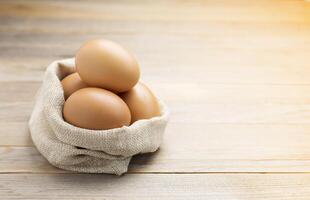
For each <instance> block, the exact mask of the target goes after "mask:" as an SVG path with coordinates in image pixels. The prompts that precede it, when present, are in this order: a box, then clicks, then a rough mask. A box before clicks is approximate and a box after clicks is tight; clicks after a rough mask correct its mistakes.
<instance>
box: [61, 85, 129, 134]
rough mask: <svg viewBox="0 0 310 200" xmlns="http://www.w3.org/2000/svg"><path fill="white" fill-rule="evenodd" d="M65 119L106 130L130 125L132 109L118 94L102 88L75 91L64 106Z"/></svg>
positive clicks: (94, 128) (78, 125)
mask: <svg viewBox="0 0 310 200" xmlns="http://www.w3.org/2000/svg"><path fill="white" fill-rule="evenodd" d="M63 117H64V120H65V121H67V122H68V123H70V124H72V125H74V126H77V127H80V128H85V129H92V130H106V129H112V128H119V127H122V126H128V125H130V120H131V116H130V111H129V108H128V106H127V105H126V103H125V102H124V101H123V100H122V99H121V98H120V97H119V96H117V95H116V94H114V93H112V92H110V91H108V90H105V89H101V88H83V89H80V90H78V91H76V92H75V93H73V94H72V95H71V96H70V97H69V98H68V99H67V101H66V102H65V104H64V108H63Z"/></svg>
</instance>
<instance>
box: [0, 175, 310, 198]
mask: <svg viewBox="0 0 310 200" xmlns="http://www.w3.org/2000/svg"><path fill="white" fill-rule="evenodd" d="M0 180H1V181H0V192H1V194H2V196H1V197H2V198H4V199H8V200H9V199H23V200H24V199H31V200H33V199H195V200H197V199H227V200H228V199H229V200H230V199H266V198H268V199H272V200H289V199H292V200H295V199H299V200H302V199H305V200H306V199H309V195H310V190H309V187H310V175H309V174H286V175H283V174H274V175H267V174H265V175H253V174H209V175H207V174H201V175H191V174H187V175H181V174H169V175H165V174H161V175H158V174H154V175H153V174H149V175H138V174H133V175H125V176H122V177H115V176H109V175H86V174H84V175H82V174H67V175H64V174H63V175H49V174H46V175H42V174H1V175H0ZM42 183H44V184H42ZM284 191H285V192H284Z"/></svg>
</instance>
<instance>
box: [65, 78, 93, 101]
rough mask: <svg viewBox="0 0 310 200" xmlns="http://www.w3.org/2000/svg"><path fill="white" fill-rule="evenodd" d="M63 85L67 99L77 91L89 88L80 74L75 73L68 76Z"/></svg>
mask: <svg viewBox="0 0 310 200" xmlns="http://www.w3.org/2000/svg"><path fill="white" fill-rule="evenodd" d="M61 85H62V88H63V90H64V96H65V99H67V98H68V97H69V96H70V95H71V94H72V93H74V92H75V91H77V90H79V89H82V88H86V87H87V85H86V83H84V82H83V81H82V79H81V78H80V76H79V74H78V73H73V74H70V75H68V76H66V77H65V78H64V79H62V81H61Z"/></svg>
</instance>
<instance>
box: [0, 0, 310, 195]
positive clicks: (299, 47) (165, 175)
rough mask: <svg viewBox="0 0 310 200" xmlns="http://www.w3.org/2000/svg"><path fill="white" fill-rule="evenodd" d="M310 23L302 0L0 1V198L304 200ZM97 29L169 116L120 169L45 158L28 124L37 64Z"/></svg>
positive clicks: (309, 140) (67, 52)
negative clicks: (74, 166) (137, 70)
mask: <svg viewBox="0 0 310 200" xmlns="http://www.w3.org/2000/svg"><path fill="white" fill-rule="evenodd" d="M309 24H310V4H309V2H306V1H300V0H283V1H278V0H262V1H251V2H249V1H244V0H236V1H211V0H210V1H209V0H206V1H201V0H194V1H182V0H176V1H163V0H159V1H141V0H133V1H122V0H120V1H109V0H108V1H96V0H93V1H87V2H84V1H73V0H68V1H65V2H62V1H51V0H47V1H37V0H29V1H22V0H14V1H11V0H2V1H0V198H1V199H2V198H3V199H83V198H86V199H159V198H160V199H281V200H282V199H309V195H310V189H309V188H310V182H309V180H310V177H309V173H310V148H309V146H310V134H309V133H310V114H309V113H310V104H309V102H310V92H309V91H310V79H309V74H310V68H309V53H310V37H309V35H310V26H309ZM98 37H104V38H107V39H111V40H114V41H116V42H119V43H121V44H122V45H124V46H125V47H127V48H128V49H130V50H131V51H132V52H133V53H134V54H135V55H136V57H137V58H138V60H139V63H140V66H141V71H142V79H143V80H144V81H145V82H146V83H148V85H149V86H150V87H151V88H152V89H153V90H154V91H155V93H156V94H158V96H160V97H161V98H162V99H163V100H164V101H165V102H166V103H167V104H168V106H169V108H170V111H171V119H170V123H169V125H168V127H167V131H166V135H165V138H164V142H163V145H162V146H161V148H160V150H159V151H158V152H156V153H153V154H146V155H138V156H135V157H134V158H133V160H132V162H131V165H130V168H129V174H128V175H125V176H122V177H114V176H108V175H86V174H84V175H83V174H74V173H72V172H67V171H63V170H60V169H57V168H55V167H53V166H51V165H50V164H49V163H48V162H47V161H46V160H45V159H44V158H43V157H42V156H41V155H40V154H39V152H38V151H37V150H36V148H35V147H34V145H33V143H32V142H31V138H30V134H29V130H28V127H27V122H28V120H29V116H30V114H31V111H32V108H33V105H34V100H35V94H36V91H37V90H38V88H39V87H40V84H41V81H42V79H43V76H44V71H45V68H46V66H47V65H48V64H49V63H51V62H52V61H53V60H56V59H62V58H68V57H73V56H74V54H75V52H76V50H77V49H78V47H79V46H80V44H81V43H82V42H84V41H85V40H88V39H92V38H98ZM60 191H61V192H60Z"/></svg>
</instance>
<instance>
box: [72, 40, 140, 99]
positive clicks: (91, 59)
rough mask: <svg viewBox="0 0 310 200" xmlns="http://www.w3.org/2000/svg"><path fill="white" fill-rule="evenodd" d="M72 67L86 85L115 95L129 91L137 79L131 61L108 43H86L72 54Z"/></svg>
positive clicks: (133, 60)
mask: <svg viewBox="0 0 310 200" xmlns="http://www.w3.org/2000/svg"><path fill="white" fill-rule="evenodd" d="M75 63H76V69H77V72H78V73H79V75H80V76H81V78H82V80H83V81H84V82H85V83H86V84H88V85H90V86H93V87H101V88H104V89H107V90H111V91H113V92H116V93H117V92H124V91H127V90H129V89H131V88H132V87H133V86H134V85H135V84H136V83H137V82H138V80H139V77H140V69H139V65H138V62H137V60H136V59H135V57H134V56H133V55H131V54H130V53H129V52H128V51H127V50H126V49H124V48H123V47H121V46H120V45H118V44H116V43H115V42H112V41H109V40H104V39H96V40H91V41H88V42H86V43H85V44H84V45H82V47H81V48H80V49H79V50H78V52H77V53H76V56H75Z"/></svg>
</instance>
